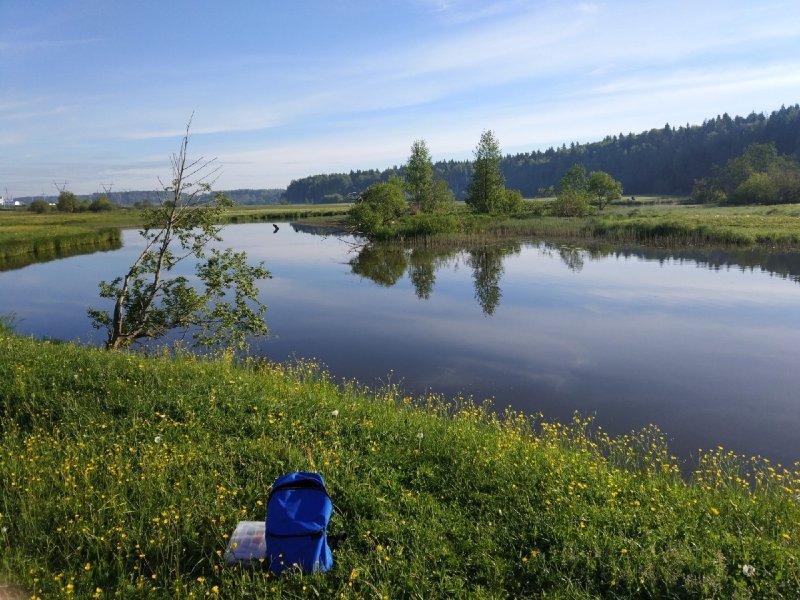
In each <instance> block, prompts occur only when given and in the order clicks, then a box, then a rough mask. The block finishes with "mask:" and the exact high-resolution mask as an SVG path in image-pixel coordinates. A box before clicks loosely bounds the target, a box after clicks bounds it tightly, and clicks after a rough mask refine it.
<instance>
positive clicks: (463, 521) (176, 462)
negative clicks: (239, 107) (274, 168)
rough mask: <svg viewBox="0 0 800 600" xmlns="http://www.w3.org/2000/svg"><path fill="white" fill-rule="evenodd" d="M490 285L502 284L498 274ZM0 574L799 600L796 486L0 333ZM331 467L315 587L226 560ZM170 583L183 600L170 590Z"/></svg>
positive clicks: (38, 585)
mask: <svg viewBox="0 0 800 600" xmlns="http://www.w3.org/2000/svg"><path fill="white" fill-rule="evenodd" d="M489 279H491V277H490V278H489ZM0 355H2V356H5V357H13V358H14V359H13V360H3V361H0V430H1V431H2V435H1V436H0V507H2V508H0V513H1V514H0V572H2V573H3V574H4V575H5V576H6V577H9V576H10V577H12V578H13V580H15V581H16V582H17V583H20V584H24V585H25V586H26V587H27V588H28V591H29V592H30V594H31V595H36V596H39V597H43V598H61V597H68V596H70V595H71V596H73V597H77V598H91V597H93V596H97V597H107V596H111V595H113V594H115V593H116V594H117V595H119V596H120V597H122V598H174V597H176V595H178V596H180V597H206V595H208V597H214V596H219V597H222V598H245V597H247V598H250V597H252V598H261V597H266V596H270V597H276V598H277V597H285V598H300V597H315V596H319V597H325V598H334V597H336V598H338V597H341V596H344V597H346V598H361V597H364V598H366V597H381V596H391V597H394V596H396V595H400V596H407V597H414V598H444V597H447V598H541V597H547V598H578V597H580V598H600V597H605V598H627V597H637V598H645V597H649V598H710V597H713V598H735V597H742V598H746V597H752V598H792V597H794V596H796V591H797V589H800V567H798V565H800V539H798V538H799V536H798V532H797V523H798V522H799V521H800V505H798V503H797V500H796V497H795V494H796V490H797V489H798V488H800V473H798V472H797V470H796V468H795V470H791V469H785V468H782V467H780V466H779V465H773V464H768V463H766V462H764V461H760V460H758V459H747V458H743V457H737V456H734V455H732V454H730V453H728V452H725V451H724V450H713V451H710V452H702V453H699V456H698V457H697V462H696V466H695V467H694V468H687V471H688V473H687V475H686V478H682V477H681V475H680V474H679V472H678V466H679V465H678V464H677V462H676V461H675V459H674V458H672V457H670V455H669V452H668V448H667V446H666V444H665V442H664V436H663V435H662V434H661V433H660V432H659V431H658V430H657V429H656V428H654V427H650V428H647V429H644V430H642V431H640V432H637V433H634V434H630V435H627V436H621V437H613V438H612V437H610V436H608V435H606V434H605V433H604V432H602V431H599V430H598V429H597V428H595V427H593V425H592V424H591V422H590V421H587V420H586V419H584V418H583V417H581V416H580V415H576V416H575V417H574V418H573V419H572V420H570V421H568V422H566V423H558V422H551V421H547V420H545V419H543V418H542V417H536V416H525V415H521V414H516V413H512V412H506V413H504V414H502V415H499V416H498V415H496V414H493V413H491V412H489V411H488V410H487V409H486V408H485V407H480V406H475V405H474V404H472V403H470V402H467V401H464V400H459V399H455V400H452V401H447V400H445V399H443V398H439V397H436V396H431V395H426V396H423V397H419V398H412V397H409V396H406V395H405V394H403V393H402V391H401V390H399V389H398V388H396V387H388V388H385V389H382V390H378V391H375V392H368V391H366V390H364V389H363V388H360V387H358V386H357V385H355V384H346V385H340V384H337V383H336V382H335V381H334V380H333V378H332V377H330V376H329V375H327V374H325V373H324V372H321V371H320V370H319V369H318V368H316V367H315V366H314V365H312V364H297V365H283V364H270V363H259V364H256V363H252V364H251V365H249V367H246V368H245V367H237V366H234V365H231V364H227V363H225V362H222V361H214V362H210V361H199V360H197V359H196V358H144V357H140V356H136V355H135V354H130V353H103V352H102V351H99V350H91V349H85V348H79V347H76V346H74V345H71V344H60V345H57V344H53V343H48V342H36V341H33V340H30V339H23V338H18V337H14V336H9V335H5V334H0ZM294 470H313V471H318V472H320V473H322V475H323V476H324V477H325V480H326V483H327V484H328V488H329V490H330V493H331V496H332V497H333V500H334V503H335V505H336V507H337V510H336V513H335V516H334V520H333V522H332V526H331V530H332V531H334V532H337V531H340V530H344V531H346V532H347V533H348V537H347V539H346V540H345V541H344V543H343V544H342V545H341V546H340V547H338V548H337V549H336V550H335V551H334V557H335V561H336V564H335V567H334V569H333V570H331V571H330V572H328V573H326V574H325V575H322V576H319V575H317V576H315V575H300V574H291V575H288V576H285V577H280V578H274V577H271V576H268V575H267V574H265V573H264V572H263V571H261V570H259V569H253V570H240V569H238V568H232V567H228V566H226V565H225V562H224V558H223V557H222V554H223V551H224V549H225V547H226V544H227V537H228V536H229V535H230V533H231V532H232V531H233V529H234V527H235V525H236V523H237V522H238V521H240V520H262V519H263V518H264V510H265V507H264V505H265V502H266V499H267V493H268V487H269V484H270V483H271V481H273V480H274V478H275V477H277V476H278V475H280V474H283V473H286V472H289V471H294ZM176 590H177V591H176Z"/></svg>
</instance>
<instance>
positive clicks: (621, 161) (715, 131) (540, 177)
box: [283, 104, 800, 204]
mask: <svg viewBox="0 0 800 600" xmlns="http://www.w3.org/2000/svg"><path fill="white" fill-rule="evenodd" d="M412 141H413V140H409V146H410V145H411V142H412ZM501 142H502V140H501ZM754 143H760V144H764V143H773V144H775V146H776V148H777V150H778V152H779V153H780V154H782V155H788V156H792V157H794V158H799V159H800V105H798V104H795V105H794V106H789V107H785V106H784V107H781V108H780V110H776V111H773V112H772V113H771V114H770V115H768V116H767V115H764V114H763V113H751V114H750V115H749V116H747V117H733V118H731V117H730V116H728V114H723V115H722V116H717V117H716V118H715V119H710V120H707V121H704V122H703V124H702V125H689V124H686V125H685V126H680V127H672V126H671V125H669V124H666V125H665V126H664V127H663V128H661V129H651V130H650V131H645V132H642V133H639V134H634V133H628V134H624V133H620V134H619V135H611V136H608V137H606V138H605V139H603V140H602V141H599V142H592V143H589V144H575V143H572V144H570V145H569V146H567V145H562V146H561V147H560V148H548V149H547V150H545V151H544V152H542V151H535V152H525V153H521V154H514V155H506V156H505V157H504V158H503V160H502V161H501V169H502V171H503V175H504V176H505V179H506V187H507V188H509V189H517V190H519V191H521V192H522V195H523V196H525V197H528V198H530V197H535V196H543V195H552V193H553V188H554V187H555V186H557V185H558V182H559V180H560V179H561V177H562V176H563V175H564V173H566V171H567V170H568V169H569V168H570V167H571V166H572V165H574V164H576V163H582V164H583V166H584V167H586V170H587V171H606V172H608V173H610V174H611V175H612V176H613V177H614V178H615V179H617V180H619V181H620V182H622V185H623V187H624V189H625V193H626V194H639V195H641V194H665V195H688V194H689V193H691V191H692V185H693V183H694V180H695V179H700V178H703V177H706V176H708V174H709V173H710V172H711V170H712V167H713V166H714V165H719V166H722V165H724V164H725V163H726V162H727V161H728V160H729V159H731V158H733V157H735V156H738V155H739V154H741V153H742V152H743V151H744V149H745V148H746V147H747V146H749V145H750V144H754ZM471 168H472V167H471V162H470V161H466V160H465V161H453V160H450V161H441V162H438V163H435V164H434V172H435V177H437V178H439V179H443V180H445V181H446V182H447V183H448V184H449V185H450V189H452V190H453V192H454V193H455V195H456V198H458V199H463V198H464V196H465V195H466V189H467V185H468V184H469V181H470V175H471ZM403 170H404V169H403V167H392V168H389V169H385V170H383V171H380V170H377V169H371V170H368V171H350V172H349V173H333V174H327V175H312V176H310V177H304V178H302V179H295V180H293V181H292V182H291V183H290V184H289V187H288V188H287V190H286V193H285V194H284V197H283V199H284V201H285V202H289V203H291V204H296V203H320V202H339V201H341V200H343V199H345V200H346V199H347V196H348V195H353V194H358V193H360V192H362V191H364V190H365V189H366V188H367V187H369V186H370V185H372V184H373V183H376V182H379V181H386V180H388V179H389V178H390V177H391V176H393V175H400V176H402V174H403Z"/></svg>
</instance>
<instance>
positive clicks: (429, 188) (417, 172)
mask: <svg viewBox="0 0 800 600" xmlns="http://www.w3.org/2000/svg"><path fill="white" fill-rule="evenodd" d="M404 179H405V189H406V192H408V195H409V203H410V205H411V211H412V212H414V213H416V212H422V213H435V212H446V211H448V210H450V209H451V208H452V204H453V200H454V197H453V192H451V191H450V188H449V187H448V185H447V182H445V181H443V180H441V179H434V177H433V163H432V162H431V153H430V151H429V150H428V146H427V144H425V140H415V141H414V143H413V144H412V145H411V156H410V157H409V159H408V163H407V164H406V168H405V173H404Z"/></svg>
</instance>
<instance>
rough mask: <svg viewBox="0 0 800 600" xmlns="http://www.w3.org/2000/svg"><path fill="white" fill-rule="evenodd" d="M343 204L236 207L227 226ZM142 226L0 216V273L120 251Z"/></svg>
mask: <svg viewBox="0 0 800 600" xmlns="http://www.w3.org/2000/svg"><path fill="white" fill-rule="evenodd" d="M348 208H349V205H348V204H330V205H329V204H326V205H274V206H237V207H235V208H233V209H231V210H229V211H228V212H227V213H226V214H225V222H227V223H251V222H265V221H286V220H289V219H305V218H313V217H316V218H319V217H331V216H337V215H343V214H344V213H345V212H346V211H347V209H348ZM141 224H142V211H140V210H135V209H127V208H126V209H119V210H114V211H107V212H99V213H89V212H86V213H58V212H49V213H45V214H36V213H31V212H25V211H0V270H6V269H11V268H18V267H22V266H25V265H27V264H31V263H33V262H42V261H45V260H52V259H54V258H62V257H65V256H71V255H74V254H82V253H87V252H95V251H97V250H110V249H113V248H119V247H120V245H121V236H120V229H124V228H135V227H139V226H140V225H141Z"/></svg>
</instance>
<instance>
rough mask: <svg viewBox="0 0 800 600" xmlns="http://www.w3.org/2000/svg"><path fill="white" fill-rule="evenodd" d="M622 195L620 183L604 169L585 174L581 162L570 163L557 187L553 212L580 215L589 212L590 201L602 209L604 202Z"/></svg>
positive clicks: (568, 215)
mask: <svg viewBox="0 0 800 600" xmlns="http://www.w3.org/2000/svg"><path fill="white" fill-rule="evenodd" d="M621 196H622V184H621V183H620V182H619V181H616V180H615V179H614V178H613V177H611V175H609V174H608V173H606V172H605V171H592V173H591V174H589V175H587V174H586V169H585V168H584V166H583V165H582V164H576V165H572V167H570V168H569V169H568V170H567V172H566V173H565V174H564V176H563V177H562V178H561V182H560V183H559V187H558V196H557V197H556V201H555V202H554V203H553V212H554V214H556V215H558V216H560V217H582V216H585V215H587V214H588V213H589V212H590V206H589V204H590V202H591V201H592V200H594V202H595V203H596V204H597V205H598V206H599V208H600V209H603V208H604V207H605V206H606V204H608V203H609V202H611V201H612V200H616V199H618V198H620V197H621Z"/></svg>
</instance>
